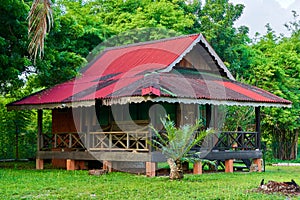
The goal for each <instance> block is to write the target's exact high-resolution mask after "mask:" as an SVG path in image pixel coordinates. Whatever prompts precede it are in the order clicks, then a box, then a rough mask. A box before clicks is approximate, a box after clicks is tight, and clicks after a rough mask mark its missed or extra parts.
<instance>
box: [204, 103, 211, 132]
mask: <svg viewBox="0 0 300 200" xmlns="http://www.w3.org/2000/svg"><path fill="white" fill-rule="evenodd" d="M205 115H206V116H205V118H206V124H205V126H206V127H205V128H209V127H210V122H211V104H205Z"/></svg>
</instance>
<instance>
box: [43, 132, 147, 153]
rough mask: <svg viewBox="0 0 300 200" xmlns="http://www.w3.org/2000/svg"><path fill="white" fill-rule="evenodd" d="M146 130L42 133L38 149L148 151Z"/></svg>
mask: <svg viewBox="0 0 300 200" xmlns="http://www.w3.org/2000/svg"><path fill="white" fill-rule="evenodd" d="M147 137H148V131H142V132H141V131H128V132H121V131H115V132H90V133H89V134H86V133H54V134H42V135H41V137H40V144H41V149H40V150H44V151H47V150H51V149H70V150H85V149H88V150H93V151H95V150H109V151H112V150H121V151H124V150H126V151H149V144H148V142H147Z"/></svg>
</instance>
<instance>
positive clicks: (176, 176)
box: [167, 158, 183, 180]
mask: <svg viewBox="0 0 300 200" xmlns="http://www.w3.org/2000/svg"><path fill="white" fill-rule="evenodd" d="M167 162H168V164H169V166H170V175H169V177H170V179H171V180H180V179H183V170H182V164H181V161H180V160H176V161H175V160H174V159H172V158H168V160H167Z"/></svg>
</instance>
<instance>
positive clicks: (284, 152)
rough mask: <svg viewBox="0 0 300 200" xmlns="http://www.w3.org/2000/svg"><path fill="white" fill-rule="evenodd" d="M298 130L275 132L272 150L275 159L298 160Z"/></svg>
mask: <svg viewBox="0 0 300 200" xmlns="http://www.w3.org/2000/svg"><path fill="white" fill-rule="evenodd" d="M297 146H298V130H294V131H286V130H283V131H274V134H273V138H272V150H273V155H274V158H277V159H281V160H294V159H296V158H297Z"/></svg>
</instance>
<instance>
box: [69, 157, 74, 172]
mask: <svg viewBox="0 0 300 200" xmlns="http://www.w3.org/2000/svg"><path fill="white" fill-rule="evenodd" d="M67 170H75V160H71V159H67Z"/></svg>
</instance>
